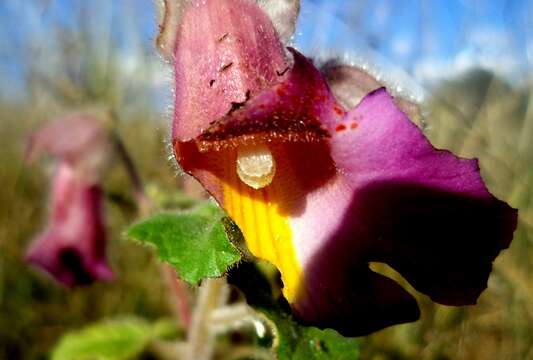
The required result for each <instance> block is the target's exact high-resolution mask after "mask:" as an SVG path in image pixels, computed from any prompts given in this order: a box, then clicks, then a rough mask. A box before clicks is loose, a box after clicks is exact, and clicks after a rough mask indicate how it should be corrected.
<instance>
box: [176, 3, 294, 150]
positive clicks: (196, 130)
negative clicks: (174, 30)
mask: <svg viewBox="0 0 533 360" xmlns="http://www.w3.org/2000/svg"><path fill="white" fill-rule="evenodd" d="M288 66H289V65H288V63H287V61H286V58H285V53H284V49H283V47H282V45H281V43H280V42H279V40H278V37H277V34H276V31H275V29H274V26H273V25H272V22H271V21H270V19H269V18H268V16H267V15H266V14H265V13H264V12H263V11H262V10H261V8H259V6H258V5H257V4H256V2H255V1H250V0H216V1H215V0H207V1H205V0H203V1H200V0H195V1H191V3H190V4H189V6H188V7H187V8H186V9H185V10H184V12H183V14H182V18H181V24H180V27H179V29H178V34H177V37H176V46H175V79H176V102H175V114H174V124H173V139H178V140H181V141H183V140H190V139H193V138H195V137H196V136H198V135H199V134H200V133H201V132H203V131H205V130H206V129H207V128H208V127H209V126H210V124H211V123H212V122H213V121H216V120H217V119H218V118H220V117H222V116H224V115H225V114H226V113H227V112H229V111H230V110H231V109H232V107H233V106H234V105H233V104H240V103H243V102H245V101H246V100H247V99H248V98H249V97H251V96H254V95H256V94H257V92H259V91H261V90H263V89H265V88H268V87H270V86H272V85H273V84H275V83H277V82H278V81H279V77H280V75H279V74H280V73H282V72H284V71H285V70H286V69H287V67H288Z"/></svg>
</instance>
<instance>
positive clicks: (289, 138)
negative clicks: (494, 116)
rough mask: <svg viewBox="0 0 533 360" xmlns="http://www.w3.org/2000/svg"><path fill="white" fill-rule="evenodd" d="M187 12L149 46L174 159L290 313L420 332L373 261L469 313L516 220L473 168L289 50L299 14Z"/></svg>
mask: <svg viewBox="0 0 533 360" xmlns="http://www.w3.org/2000/svg"><path fill="white" fill-rule="evenodd" d="M186 3H187V4H186V5H183V6H181V7H179V8H175V9H174V10H173V11H171V13H172V21H171V19H169V18H166V19H165V23H164V24H163V30H164V31H163V33H162V34H161V36H160V38H159V40H160V44H159V45H160V46H161V48H162V49H163V50H164V51H165V52H166V53H167V55H168V54H171V55H172V57H173V59H174V65H175V76H176V103H175V114H174V122H173V130H172V134H173V135H172V138H173V144H174V149H175V153H176V158H177V159H178V161H179V163H180V165H181V166H182V167H183V169H184V170H185V171H187V172H189V173H190V174H192V175H193V176H194V177H195V178H197V179H198V180H199V181H200V182H201V183H202V184H203V186H204V187H205V188H206V189H207V190H208V191H209V192H210V193H211V194H212V195H213V196H214V197H215V199H216V200H217V201H218V202H219V203H220V204H221V206H222V207H224V209H225V210H226V211H227V212H228V213H229V214H230V216H231V217H232V218H233V220H234V221H235V222H236V223H237V224H238V225H239V227H240V229H241V230H242V232H243V234H244V237H245V240H246V243H247V245H248V247H249V249H250V250H251V252H252V253H253V254H254V255H256V256H257V257H259V258H263V259H266V260H268V261H270V262H272V263H273V264H274V265H275V266H276V267H277V268H278V269H279V271H280V272H281V276H282V280H283V283H284V289H283V294H284V296H285V298H286V299H287V300H288V302H289V303H290V305H291V307H292V309H293V311H294V313H295V315H296V316H297V317H298V318H299V319H300V320H301V321H303V322H305V323H308V324H312V325H316V326H320V327H332V328H334V329H336V330H338V331H340V332H341V333H343V334H344V335H348V336H356V335H363V334H367V333H370V332H372V331H376V330H379V329H381V328H384V327H386V326H390V325H394V324H399V323H404V322H409V321H414V320H416V319H418V317H419V309H418V306H417V303H416V301H415V299H414V298H413V297H412V296H411V295H410V294H409V293H408V292H407V291H405V290H404V289H403V288H402V287H401V286H400V285H399V284H397V283H396V282H395V281H393V280H392V279H390V278H388V277H385V276H383V275H380V274H378V273H376V272H374V271H372V270H371V269H370V267H369V263H370V262H381V263H386V264H388V265H389V266H391V267H392V268H393V269H395V270H396V271H398V272H399V273H400V274H401V275H403V277H404V278H405V279H406V280H407V281H408V282H409V283H410V284H411V285H412V286H413V287H414V288H415V289H416V290H418V291H420V292H421V293H423V294H426V295H428V296H429V297H431V299H432V300H434V301H435V302H438V303H441V304H447V305H457V306H458V305H467V304H474V303H475V302H476V300H477V298H478V297H479V295H480V293H481V292H482V291H483V290H484V289H485V288H486V286H487V279H488V276H489V274H490V271H491V266H492V261H493V260H494V259H495V257H496V256H497V255H498V253H499V252H500V251H501V250H502V249H504V248H507V247H508V246H509V244H510V242H511V240H512V236H513V231H514V229H515V227H516V221H517V220H516V219H517V212H516V210H514V209H512V208H511V207H509V206H508V205H507V204H506V203H504V202H502V201H500V200H498V199H496V198H495V197H494V196H492V195H491V194H490V193H489V192H488V190H487V188H486V186H485V185H484V183H483V181H482V179H481V177H480V174H479V168H478V165H477V161H476V160H466V159H460V158H458V157H456V156H455V155H453V154H452V153H450V152H448V151H444V150H437V149H434V148H433V147H432V145H431V144H430V143H429V141H428V140H427V139H426V138H425V137H424V135H423V133H422V132H421V131H420V129H419V128H417V126H416V125H415V124H413V122H412V121H411V120H410V119H409V118H408V116H407V115H406V113H408V114H411V113H412V112H413V105H412V104H410V103H407V102H405V101H403V100H401V99H394V98H393V97H392V96H391V95H390V94H389V93H388V92H387V90H386V89H385V88H383V87H381V85H380V84H379V83H378V82H377V81H375V80H373V79H371V78H370V77H369V76H368V75H366V74H363V73H361V72H360V71H359V70H357V69H352V68H350V67H348V66H340V67H337V68H335V67H329V68H327V69H325V71H324V74H323V73H321V72H320V71H319V70H317V69H316V68H315V66H314V65H313V63H312V62H311V61H310V60H308V59H307V58H305V57H304V56H303V55H302V54H300V53H299V52H298V51H297V50H294V49H291V48H288V50H286V49H285V48H284V47H283V44H282V43H281V42H280V40H279V36H278V33H279V32H281V33H282V34H283V38H288V37H289V35H290V33H291V31H292V28H293V27H294V22H295V20H296V14H297V13H298V2H297V1H257V2H256V1H253V0H218V1H215V0H212V1H210V0H202V1H200V0H197V1H190V2H186ZM328 82H329V83H328ZM352 91H353V94H352V95H351V92H352ZM361 93H362V94H361ZM361 97H362V99H361V100H360V101H359V99H360V98H361ZM414 110H416V109H414Z"/></svg>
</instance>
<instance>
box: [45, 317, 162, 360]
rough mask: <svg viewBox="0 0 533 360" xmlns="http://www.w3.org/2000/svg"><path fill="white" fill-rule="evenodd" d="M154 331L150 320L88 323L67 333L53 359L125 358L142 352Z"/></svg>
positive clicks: (96, 359)
mask: <svg viewBox="0 0 533 360" xmlns="http://www.w3.org/2000/svg"><path fill="white" fill-rule="evenodd" d="M153 334H154V332H153V331H152V326H151V325H150V324H148V323H147V322H145V321H143V320H140V319H135V318H125V319H121V320H107V321H102V322H99V323H96V324H93V325H89V326H88V327H86V328H83V329H81V330H78V331H73V332H70V333H67V334H66V335H64V336H63V337H62V338H61V340H60V341H59V343H58V344H57V346H56V347H55V349H54V350H53V352H52V357H51V359H52V360H125V359H131V358H134V357H136V356H138V355H140V354H141V353H142V352H143V351H144V350H145V349H146V347H147V346H148V344H149V342H150V341H151V339H152V336H153Z"/></svg>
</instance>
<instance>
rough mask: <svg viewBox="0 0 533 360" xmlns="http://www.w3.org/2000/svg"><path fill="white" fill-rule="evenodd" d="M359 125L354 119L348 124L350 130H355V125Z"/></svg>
mask: <svg viewBox="0 0 533 360" xmlns="http://www.w3.org/2000/svg"><path fill="white" fill-rule="evenodd" d="M358 126H359V124H357V123H356V122H355V121H354V122H353V123H352V124H351V125H350V129H352V130H355V129H357V127H358Z"/></svg>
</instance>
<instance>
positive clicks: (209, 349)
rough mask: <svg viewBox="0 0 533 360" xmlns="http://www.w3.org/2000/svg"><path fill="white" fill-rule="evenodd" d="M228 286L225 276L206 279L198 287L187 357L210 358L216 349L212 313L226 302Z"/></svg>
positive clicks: (206, 359) (198, 359) (200, 359)
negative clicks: (211, 324)
mask: <svg viewBox="0 0 533 360" xmlns="http://www.w3.org/2000/svg"><path fill="white" fill-rule="evenodd" d="M227 295H228V286H227V283H226V279H225V278H220V279H205V280H204V281H202V284H201V285H200V288H199V289H198V297H197V303H196V306H195V308H194V312H193V316H192V323H191V327H190V329H189V333H188V337H187V344H188V349H187V350H188V351H187V353H188V354H187V355H188V356H187V357H186V359H195V360H209V359H211V356H212V354H213V351H214V340H215V339H214V338H215V336H214V335H215V334H214V332H213V331H212V329H211V326H210V322H211V314H212V312H213V311H214V310H215V309H217V308H218V307H219V306H220V305H222V304H224V303H225V302H226V298H227Z"/></svg>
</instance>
